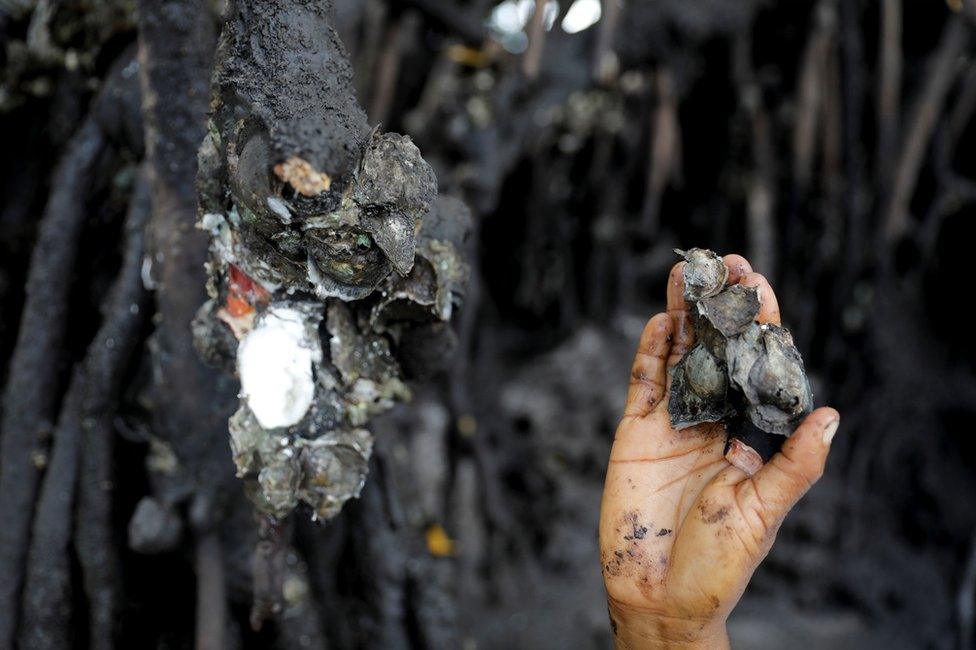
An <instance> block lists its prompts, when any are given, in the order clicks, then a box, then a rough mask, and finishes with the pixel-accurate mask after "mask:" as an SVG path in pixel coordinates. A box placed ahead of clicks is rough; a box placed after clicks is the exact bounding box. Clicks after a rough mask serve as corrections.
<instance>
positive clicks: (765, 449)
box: [668, 248, 813, 458]
mask: <svg viewBox="0 0 976 650" xmlns="http://www.w3.org/2000/svg"><path fill="white" fill-rule="evenodd" d="M676 252H677V253H678V254H679V255H681V256H682V257H684V259H685V261H686V262H687V263H686V264H685V266H684V269H683V272H682V273H683V278H684V281H685V293H684V296H685V299H686V300H687V301H688V302H689V303H690V305H689V308H690V310H691V312H692V314H693V315H694V317H695V335H696V338H697V342H698V343H697V345H696V346H695V347H693V348H692V349H691V350H689V351H688V353H687V354H686V355H685V356H684V357H683V358H682V359H681V360H680V361H679V362H678V363H677V364H676V365H675V367H674V369H673V370H672V383H671V395H670V398H669V401H668V411H669V414H670V417H671V425H672V426H673V427H674V428H676V429H683V428H686V427H689V426H693V425H695V424H700V423H702V422H725V423H726V424H728V425H729V431H730V435H731V436H732V437H733V438H736V439H738V440H741V441H742V442H743V443H744V444H746V445H749V446H750V447H753V448H754V449H755V450H757V452H758V453H760V455H761V456H763V457H764V458H768V456H769V454H771V453H772V451H771V450H775V449H776V448H778V446H779V442H777V441H775V440H773V439H770V438H769V436H770V435H771V434H775V435H779V436H789V435H790V434H791V433H793V430H794V429H795V428H796V426H797V425H798V424H799V423H800V421H801V420H802V419H803V418H804V417H805V416H806V414H807V413H809V412H810V411H811V410H812V409H813V394H812V392H811V390H810V382H809V381H808V380H807V376H806V372H805V371H804V368H803V359H802V358H801V356H800V353H799V351H797V349H796V346H795V345H794V343H793V337H792V336H790V333H789V331H788V330H786V329H784V328H782V327H779V326H777V325H772V324H760V323H758V322H756V318H757V317H758V315H759V307H760V296H759V293H758V291H757V289H756V288H754V287H747V286H743V285H738V284H736V285H732V286H728V287H726V286H725V282H726V281H727V280H728V269H727V268H726V267H725V264H724V262H723V261H722V258H720V257H719V256H718V255H716V254H715V253H713V252H711V251H708V250H704V249H700V248H693V249H691V250H690V251H687V252H684V251H676ZM719 265H721V269H719V268H718V266H719Z"/></svg>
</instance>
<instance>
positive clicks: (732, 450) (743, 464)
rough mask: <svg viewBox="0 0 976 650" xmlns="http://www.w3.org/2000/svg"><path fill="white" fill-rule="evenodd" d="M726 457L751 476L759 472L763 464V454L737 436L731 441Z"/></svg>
mask: <svg viewBox="0 0 976 650" xmlns="http://www.w3.org/2000/svg"><path fill="white" fill-rule="evenodd" d="M725 458H726V460H728V461H729V462H730V463H732V465H734V466H735V467H738V468H739V469H741V470H742V471H743V472H745V473H746V474H748V475H749V476H752V475H753V474H755V473H756V472H758V471H759V470H760V468H762V465H763V462H762V456H760V455H759V453H758V452H757V451H756V450H755V449H753V448H752V447H750V446H749V445H747V444H745V443H743V442H741V441H739V440H736V439H735V438H733V439H732V441H731V442H730V443H729V450H728V451H727V452H725Z"/></svg>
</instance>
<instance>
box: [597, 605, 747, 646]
mask: <svg viewBox="0 0 976 650" xmlns="http://www.w3.org/2000/svg"><path fill="white" fill-rule="evenodd" d="M609 610H610V625H611V628H612V632H613V641H614V648H616V649H617V650H644V649H645V648H669V649H674V650H699V649H701V650H725V649H727V648H729V647H730V644H729V636H728V633H727V631H726V629H725V621H724V620H711V619H695V618H684V617H678V616H668V615H664V614H659V613H656V612H648V611H642V610H636V609H633V608H629V607H627V606H626V605H622V604H620V603H616V602H614V601H613V600H610V601H609Z"/></svg>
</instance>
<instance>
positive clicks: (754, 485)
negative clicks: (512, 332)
mask: <svg viewBox="0 0 976 650" xmlns="http://www.w3.org/2000/svg"><path fill="white" fill-rule="evenodd" d="M725 263H726V265H727V266H728V267H729V279H728V282H729V283H730V284H731V283H742V284H746V285H749V286H756V287H758V288H759V292H760V299H761V301H762V307H761V309H760V313H759V320H760V321H761V322H772V323H777V324H778V323H779V306H778V303H777V301H776V296H775V295H774V294H773V290H772V288H771V287H770V286H769V283H768V282H767V281H766V279H765V278H764V277H763V276H761V275H759V274H758V273H755V272H753V271H752V268H751V267H750V266H749V263H748V262H747V261H746V260H745V259H743V258H742V257H740V256H738V255H728V256H726V257H725ZM682 265H683V262H682V263H680V264H678V265H676V266H675V267H674V269H672V271H671V276H670V278H669V280H668V311H667V313H664V314H658V315H656V316H654V317H653V318H652V319H651V320H650V321H649V322H648V323H647V326H646V327H645V328H644V332H643V334H642V335H641V340H640V344H639V346H638V350H637V357H636V358H635V360H634V366H633V370H632V373H631V381H630V391H629V394H628V397H627V406H626V409H625V412H624V417H623V419H622V420H621V422H620V425H619V427H618V428H617V433H616V437H615V439H614V443H613V450H612V451H611V454H610V466H609V468H608V470H607V479H606V485H605V488H604V493H603V504H602V508H601V513H600V556H601V564H602V569H603V577H604V581H605V583H606V588H607V598H608V603H609V609H610V622H611V626H612V628H613V633H614V643H615V644H616V647H617V648H654V647H675V648H678V647H701V648H722V647H727V646H728V637H727V635H726V631H725V621H726V619H727V617H728V615H729V612H731V611H732V608H733V607H734V606H735V604H736V603H737V602H738V600H739V598H740V597H741V595H742V592H743V591H744V590H745V587H746V584H747V583H748V581H749V578H750V577H751V576H752V573H753V571H754V570H755V568H756V566H757V565H758V564H759V562H760V561H761V560H762V559H763V558H764V557H765V556H766V553H767V552H768V551H769V548H770V546H772V543H773V539H774V538H775V536H776V531H777V530H778V529H779V526H780V523H781V522H782V521H783V518H784V517H785V516H786V514H787V512H789V510H790V508H792V507H793V505H794V504H795V503H796V502H797V501H798V500H799V499H800V497H801V496H803V494H804V493H805V492H806V491H807V490H808V489H809V488H810V486H811V485H813V483H815V482H816V481H817V479H818V478H820V475H821V474H822V473H823V468H824V462H825V461H826V459H827V452H828V451H829V449H830V441H831V439H832V438H833V435H834V432H835V431H836V430H837V425H838V423H839V421H840V416H839V414H838V413H837V411H835V410H834V409H832V408H819V409H817V410H815V411H814V412H813V413H811V414H810V415H809V416H807V418H806V419H805V420H804V421H803V423H802V424H801V425H800V427H799V428H798V429H797V430H796V432H795V433H794V434H793V435H792V436H791V437H790V438H789V439H788V440H787V441H786V442H785V443H784V444H783V448H782V450H781V451H780V452H779V453H777V454H776V455H775V456H773V458H772V459H771V460H770V461H769V463H767V464H766V465H765V466H762V461H761V460H759V458H758V455H756V454H755V452H751V450H749V449H748V447H745V448H739V447H733V448H732V449H731V450H730V452H729V456H728V458H727V457H726V455H725V454H724V451H725V440H726V432H725V428H724V427H723V426H722V425H720V424H702V425H698V426H694V427H690V428H688V429H684V430H682V431H680V432H679V431H675V430H674V429H672V428H671V425H670V421H669V418H668V409H667V404H668V384H669V380H668V368H670V367H671V366H672V365H674V364H675V363H676V362H677V361H678V360H679V359H680V358H681V356H682V355H683V354H684V353H685V352H687V351H688V350H689V349H690V348H691V347H692V346H693V345H694V331H693V329H692V324H691V320H690V317H689V315H688V313H687V311H686V305H685V301H684V297H683V293H684V287H683V281H682V275H681V267H682Z"/></svg>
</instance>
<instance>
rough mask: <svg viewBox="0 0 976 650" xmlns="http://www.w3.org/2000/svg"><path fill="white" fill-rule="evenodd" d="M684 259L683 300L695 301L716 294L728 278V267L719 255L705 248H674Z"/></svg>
mask: <svg viewBox="0 0 976 650" xmlns="http://www.w3.org/2000/svg"><path fill="white" fill-rule="evenodd" d="M674 252H675V253H677V254H678V255H680V256H681V257H683V258H684V259H685V262H687V264H685V267H684V269H682V272H681V274H682V277H683V278H684V281H685V300H689V301H692V302H696V301H698V300H701V299H702V298H709V297H711V296H714V295H716V294H718V292H719V291H721V290H722V289H723V288H724V287H725V281H726V280H728V279H729V269H728V267H727V266H725V262H724V261H723V260H722V258H721V257H719V256H718V255H716V254H715V253H713V252H712V251H710V250H708V249H705V248H692V249H690V250H687V251H683V250H680V249H678V248H676V249H674Z"/></svg>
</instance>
